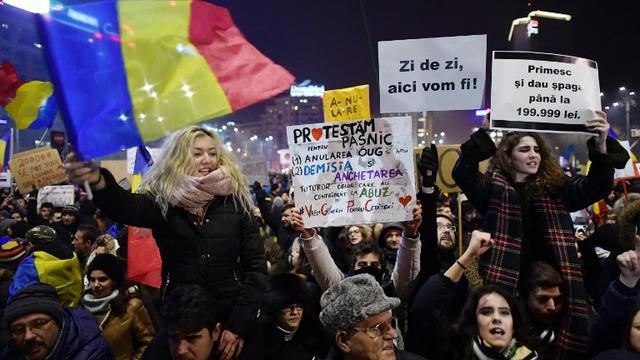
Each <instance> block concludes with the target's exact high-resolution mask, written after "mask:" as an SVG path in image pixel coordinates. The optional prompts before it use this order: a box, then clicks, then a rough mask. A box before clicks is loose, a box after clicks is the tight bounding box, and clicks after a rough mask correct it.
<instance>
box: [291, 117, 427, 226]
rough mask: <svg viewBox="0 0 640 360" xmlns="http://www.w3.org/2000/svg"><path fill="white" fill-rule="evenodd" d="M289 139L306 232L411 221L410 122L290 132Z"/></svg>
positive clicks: (377, 121) (379, 121) (396, 120)
mask: <svg viewBox="0 0 640 360" xmlns="http://www.w3.org/2000/svg"><path fill="white" fill-rule="evenodd" d="M287 138H288V141H289V150H290V153H291V166H292V168H291V173H292V177H293V188H292V189H293V190H294V191H295V194H296V205H297V206H298V207H299V208H300V209H301V211H302V213H303V218H304V221H305V226H307V227H327V226H342V225H350V224H364V223H372V222H395V221H404V220H410V219H411V218H412V212H411V210H412V207H413V205H414V204H415V202H416V196H415V177H414V168H413V158H412V156H413V155H412V149H413V136H412V133H411V118H409V117H398V118H385V119H370V120H364V121H355V122H342V123H321V124H311V125H298V126H288V127H287Z"/></svg>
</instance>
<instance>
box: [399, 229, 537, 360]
mask: <svg viewBox="0 0 640 360" xmlns="http://www.w3.org/2000/svg"><path fill="white" fill-rule="evenodd" d="M493 245H494V240H493V239H491V237H490V235H489V234H488V233H485V232H481V231H477V230H476V231H474V232H473V233H472V235H471V240H470V242H469V246H468V248H467V249H466V250H465V252H464V253H463V254H462V256H460V258H458V260H457V261H456V262H455V263H453V265H451V267H449V269H447V271H445V272H444V273H442V274H436V275H433V276H431V277H430V278H429V279H428V280H427V281H426V282H425V284H424V285H423V286H422V287H421V288H420V290H419V291H418V294H417V295H416V297H415V299H414V302H413V306H412V308H411V310H410V313H409V321H410V327H409V331H417V336H419V337H420V338H422V341H423V342H424V343H425V346H424V347H422V349H421V350H420V349H418V351H419V352H420V353H421V355H423V356H425V357H427V358H429V359H432V360H433V359H442V360H445V359H446V360H449V359H454V360H468V359H479V360H505V359H512V360H516V359H518V360H525V359H526V360H533V359H537V358H538V355H537V353H536V352H535V350H534V346H533V345H532V342H531V341H530V340H529V335H528V332H527V330H526V329H527V326H526V324H525V321H524V319H523V317H522V315H521V314H520V309H519V307H518V304H517V302H516V300H515V298H514V297H513V296H512V295H511V294H510V293H509V292H508V291H506V290H505V289H504V288H502V287H498V286H495V285H484V286H482V287H480V288H478V289H476V290H475V291H474V292H473V293H472V294H471V296H469V298H468V299H467V302H466V304H465V306H464V309H463V311H462V313H461V314H460V316H459V317H458V319H457V320H456V321H455V323H454V324H453V325H451V322H449V321H446V320H445V318H446V315H445V313H446V312H447V310H448V307H449V305H450V304H451V302H452V301H453V297H454V296H455V294H456V287H457V286H458V285H459V282H460V279H461V278H462V276H463V274H464V271H465V269H466V268H467V267H468V266H469V265H471V263H472V262H473V261H475V260H476V259H477V258H478V257H480V256H481V255H482V254H484V253H485V252H486V251H487V250H489V249H490V248H491V247H492V246H493ZM410 336H413V334H411V335H410Z"/></svg>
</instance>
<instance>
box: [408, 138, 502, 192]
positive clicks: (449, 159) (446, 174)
mask: <svg viewBox="0 0 640 360" xmlns="http://www.w3.org/2000/svg"><path fill="white" fill-rule="evenodd" d="M413 155H414V157H415V164H416V184H418V186H419V185H420V184H421V181H422V179H421V178H420V171H419V170H418V165H417V164H418V161H420V156H422V148H416V149H414V150H413ZM459 157H460V144H457V145H438V176H437V177H436V185H438V187H439V188H440V191H441V192H447V193H458V192H460V191H462V190H460V187H458V185H457V184H456V182H455V180H453V177H452V176H451V173H452V172H453V168H454V166H455V165H456V161H458V158H459ZM488 168H489V160H485V161H483V162H481V163H480V165H479V168H478V169H479V171H480V172H481V173H485V172H487V169H488Z"/></svg>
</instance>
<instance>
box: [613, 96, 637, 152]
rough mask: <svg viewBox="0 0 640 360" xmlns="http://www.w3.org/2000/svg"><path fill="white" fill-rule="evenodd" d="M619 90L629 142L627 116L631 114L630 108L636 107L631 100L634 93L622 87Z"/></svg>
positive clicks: (629, 131)
mask: <svg viewBox="0 0 640 360" xmlns="http://www.w3.org/2000/svg"><path fill="white" fill-rule="evenodd" d="M619 90H620V92H621V93H622V103H623V104H624V114H625V120H626V123H627V140H628V141H629V142H631V125H630V121H629V117H630V116H629V115H630V113H631V106H636V101H635V100H633V99H632V98H631V97H632V96H634V95H635V94H636V93H635V92H633V91H629V90H627V88H625V87H624V86H622V87H620V89H619ZM614 105H615V104H614Z"/></svg>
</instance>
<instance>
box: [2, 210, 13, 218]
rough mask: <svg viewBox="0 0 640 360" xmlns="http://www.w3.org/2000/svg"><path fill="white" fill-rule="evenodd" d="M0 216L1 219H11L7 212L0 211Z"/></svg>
mask: <svg viewBox="0 0 640 360" xmlns="http://www.w3.org/2000/svg"><path fill="white" fill-rule="evenodd" d="M0 215H2V217H3V218H5V219H10V218H11V214H10V213H9V212H8V211H7V210H0Z"/></svg>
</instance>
